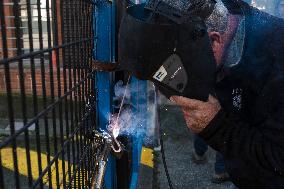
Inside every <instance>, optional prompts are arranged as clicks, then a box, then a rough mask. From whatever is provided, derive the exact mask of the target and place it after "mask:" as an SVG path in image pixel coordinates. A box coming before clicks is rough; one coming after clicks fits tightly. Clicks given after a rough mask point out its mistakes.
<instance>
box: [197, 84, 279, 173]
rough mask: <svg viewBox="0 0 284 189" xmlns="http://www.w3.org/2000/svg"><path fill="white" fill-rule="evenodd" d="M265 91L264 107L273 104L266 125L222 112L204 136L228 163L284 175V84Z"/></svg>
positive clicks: (270, 86) (202, 135)
mask: <svg viewBox="0 0 284 189" xmlns="http://www.w3.org/2000/svg"><path fill="white" fill-rule="evenodd" d="M265 91H267V92H264V93H263V96H266V97H265V98H266V102H263V103H264V105H263V106H266V105H265V104H269V108H268V109H270V110H269V111H270V113H268V115H267V118H266V120H265V121H264V122H263V123H260V124H259V125H250V124H249V123H246V122H243V121H242V120H241V119H240V118H239V117H238V116H236V115H234V114H233V113H230V112H225V111H224V110H221V111H220V112H219V113H218V114H217V116H216V117H215V118H214V120H213V121H212V122H211V123H210V124H209V125H208V126H207V127H206V128H205V129H204V130H203V131H202V132H201V133H200V136H201V137H202V138H203V139H204V140H205V141H206V142H207V143H208V144H209V145H210V146H211V147H212V148H214V149H215V150H217V151H219V152H221V153H222V154H223V155H224V156H225V159H226V158H238V160H239V161H243V162H244V163H245V164H250V165H253V166H254V167H256V168H257V169H258V170H262V171H272V172H276V173H277V174H279V175H284V82H283V81H281V82H273V83H272V84H269V87H266V89H265ZM263 108H266V107H263Z"/></svg>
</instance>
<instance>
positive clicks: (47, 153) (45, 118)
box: [37, 0, 52, 189]
mask: <svg viewBox="0 0 284 189" xmlns="http://www.w3.org/2000/svg"><path fill="white" fill-rule="evenodd" d="M47 1H48V0H47ZM41 9H42V8H41V1H40V0H37V11H38V30H39V33H38V38H39V48H40V50H43V31H42V26H43V24H42V19H41V17H42V16H41V15H42V14H41ZM40 70H41V72H40V73H41V83H42V98H43V108H44V109H46V107H47V98H46V92H47V91H46V81H45V79H46V78H45V63H44V54H41V55H40ZM44 132H45V142H46V161H47V165H49V164H50V140H49V129H48V117H47V115H46V114H45V115H44ZM47 174H48V185H49V188H50V189H51V188H52V175H51V168H48V173H47Z"/></svg>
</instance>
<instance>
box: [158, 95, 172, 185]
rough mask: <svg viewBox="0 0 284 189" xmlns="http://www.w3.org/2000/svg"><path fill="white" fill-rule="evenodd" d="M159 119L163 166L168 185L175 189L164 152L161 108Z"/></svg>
mask: <svg viewBox="0 0 284 189" xmlns="http://www.w3.org/2000/svg"><path fill="white" fill-rule="evenodd" d="M155 91H156V99H157V93H158V91H157V90H155ZM157 119H158V125H159V132H160V136H159V140H160V145H161V154H162V160H163V165H164V169H165V173H166V177H167V180H168V184H169V187H170V189H173V184H172V181H171V177H170V174H169V171H168V166H167V162H166V156H165V151H164V141H163V134H162V133H163V132H162V124H161V122H160V108H159V107H158V111H157Z"/></svg>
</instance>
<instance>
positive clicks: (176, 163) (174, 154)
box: [145, 106, 231, 189]
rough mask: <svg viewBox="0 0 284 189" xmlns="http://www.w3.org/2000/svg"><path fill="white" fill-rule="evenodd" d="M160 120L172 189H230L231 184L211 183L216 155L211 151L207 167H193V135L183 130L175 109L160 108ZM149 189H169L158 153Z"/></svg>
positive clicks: (181, 121)
mask: <svg viewBox="0 0 284 189" xmlns="http://www.w3.org/2000/svg"><path fill="white" fill-rule="evenodd" d="M161 120H162V121H161V123H162V128H163V132H164V133H163V135H164V146H165V154H166V158H167V164H168V169H169V173H170V176H171V179H172V182H173V186H174V188H175V189H227V188H229V187H230V185H231V183H229V182H228V183H225V184H221V185H217V184H212V183H211V182H210V179H211V176H212V173H213V171H214V167H213V166H214V156H215V152H213V150H210V151H209V157H210V160H209V163H208V164H206V165H196V164H193V163H192V161H191V151H192V149H193V148H192V142H191V138H192V134H191V133H190V132H189V131H188V129H187V128H186V126H185V122H184V119H183V116H182V114H181V112H180V110H179V108H177V107H175V106H166V107H164V108H162V111H161ZM152 188H153V189H167V188H169V187H168V183H167V179H166V176H165V172H164V167H163V164H162V159H161V155H160V153H159V152H156V153H155V169H154V179H153V187H152ZM145 189H146V187H145Z"/></svg>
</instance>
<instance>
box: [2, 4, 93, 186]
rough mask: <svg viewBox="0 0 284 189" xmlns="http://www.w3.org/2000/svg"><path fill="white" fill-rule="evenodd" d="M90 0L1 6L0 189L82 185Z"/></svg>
mask: <svg viewBox="0 0 284 189" xmlns="http://www.w3.org/2000/svg"><path fill="white" fill-rule="evenodd" d="M93 8H94V4H93V2H92V1H91V0H1V1H0V24H1V28H0V99H1V100H0V102H1V103H0V188H1V189H2V188H3V189H4V188H88V187H90V182H91V181H90V180H91V177H92V174H93V167H94V165H93V162H94V160H93V158H94V156H93V150H94V149H92V148H91V147H92V145H91V143H92V141H91V139H90V138H89V137H88V133H91V131H92V130H93V129H94V128H95V121H96V120H95V119H96V115H95V107H94V105H95V97H94V94H93V91H94V90H93V86H94V77H93V73H92V69H91V59H92V49H93V28H92V24H93Z"/></svg>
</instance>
